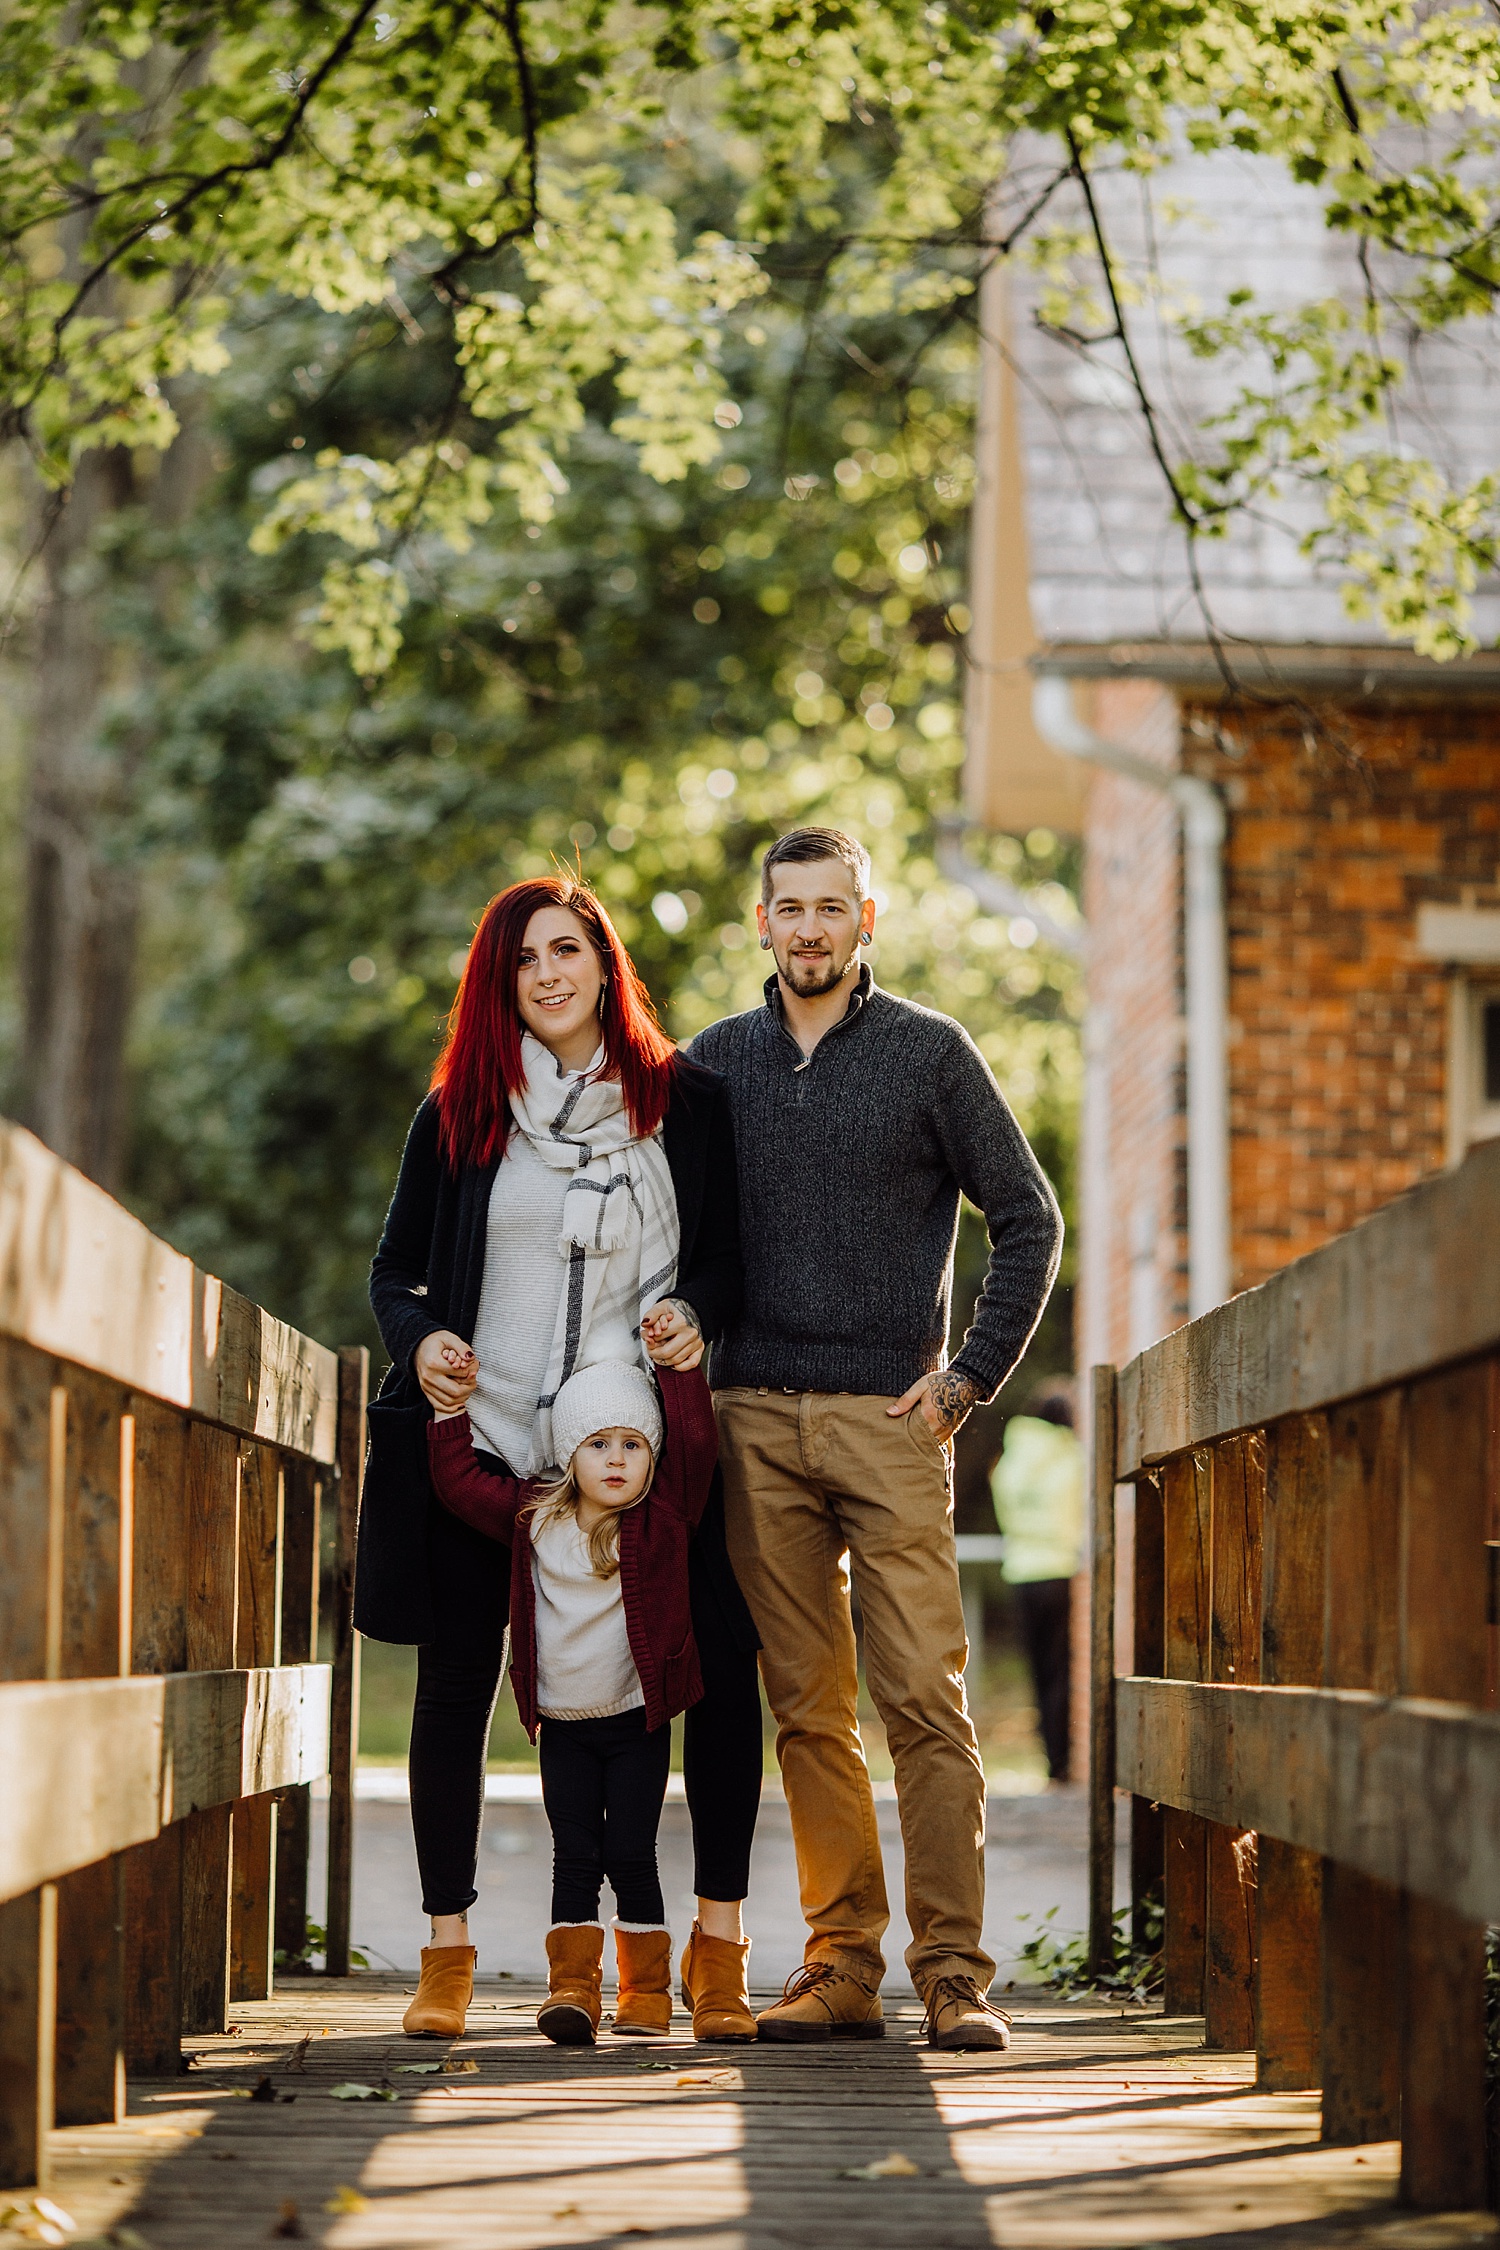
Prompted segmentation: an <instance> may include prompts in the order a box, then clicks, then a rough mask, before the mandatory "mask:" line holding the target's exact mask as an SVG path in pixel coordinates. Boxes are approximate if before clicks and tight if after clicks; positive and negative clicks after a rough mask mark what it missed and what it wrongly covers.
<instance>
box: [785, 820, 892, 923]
mask: <svg viewBox="0 0 1500 2250" xmlns="http://www.w3.org/2000/svg"><path fill="white" fill-rule="evenodd" d="M819 859H836V860H839V861H840V862H841V863H842V864H843V865H844V866H845V867H847V868H848V870H849V873H850V875H851V876H852V877H853V879H854V903H855V905H856V906H863V905H864V902H865V900H866V899H867V898H868V897H869V895H870V855H869V853H868V852H867V851H866V850H865V847H864V845H863V844H858V843H856V842H855V840H854V838H853V837H852V836H846V835H845V834H844V831H843V829H842V828H792V829H789V830H788V831H787V833H786V835H785V836H778V837H777V839H776V841H775V843H774V844H773V845H772V846H771V849H770V850H769V851H768V852H767V853H766V856H765V858H764V859H763V860H762V861H761V863H760V903H761V905H762V906H769V905H770V903H771V875H772V871H773V870H774V869H775V868H778V867H789V866H790V867H805V866H810V865H811V864H812V863H813V861H815V860H819Z"/></svg>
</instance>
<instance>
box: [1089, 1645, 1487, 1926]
mask: <svg viewBox="0 0 1500 2250" xmlns="http://www.w3.org/2000/svg"><path fill="white" fill-rule="evenodd" d="M1115 1712H1116V1729H1117V1762H1116V1767H1115V1774H1116V1779H1117V1781H1118V1783H1119V1786H1120V1787H1121V1788H1122V1789H1130V1790H1134V1791H1135V1792H1136V1793H1137V1794H1138V1795H1140V1796H1147V1797H1152V1798H1155V1799H1157V1800H1159V1801H1160V1802H1161V1803H1163V1804H1168V1805H1176V1806H1180V1807H1181V1808H1182V1809H1183V1810H1184V1811H1186V1812H1192V1813H1197V1814H1198V1815H1199V1816H1200V1817H1202V1818H1204V1819H1207V1820H1216V1821H1222V1822H1223V1823H1225V1825H1227V1826H1231V1827H1240V1828H1255V1829H1262V1830H1264V1831H1265V1832H1266V1833H1267V1834H1268V1835H1271V1836H1279V1837H1280V1838H1281V1839H1282V1841H1283V1842H1284V1843H1288V1844H1297V1845H1300V1847H1301V1848H1302V1849H1303V1850H1304V1851H1312V1852H1318V1853H1321V1854H1322V1855H1323V1856H1324V1857H1326V1858H1329V1859H1337V1860H1341V1861H1343V1862H1344V1863H1345V1864H1346V1865H1348V1866H1350V1867H1355V1868H1358V1869H1360V1870H1361V1871H1362V1872H1363V1873H1364V1874H1367V1875H1375V1876H1378V1877H1379V1878H1380V1879H1381V1880H1382V1881H1384V1882H1387V1883H1394V1884H1396V1885H1398V1886H1399V1887H1400V1888H1402V1889H1404V1890H1409V1891H1416V1892H1418V1893H1419V1894H1420V1895H1421V1896H1423V1897H1425V1898H1431V1899H1435V1900H1436V1901H1437V1902H1438V1903H1439V1904H1440V1905H1445V1906H1450V1907H1452V1908H1453V1910H1454V1911H1455V1912H1456V1913H1459V1914H1463V1915H1467V1916H1468V1917H1469V1918H1470V1919H1471V1920H1473V1921H1476V1922H1482V1921H1500V1713H1496V1712H1493V1711H1475V1710H1466V1709H1465V1708H1464V1707H1463V1706H1462V1705H1458V1704H1452V1703H1437V1702H1424V1701H1418V1700H1416V1699H1415V1698H1409V1697H1408V1698H1397V1697H1387V1696H1380V1695H1372V1694H1369V1693H1367V1692H1362V1691H1361V1690H1358V1689H1354V1688H1295V1687H1238V1686H1236V1687H1227V1686H1215V1685H1212V1684H1210V1683H1208V1682H1197V1681H1187V1680H1147V1679H1128V1680H1126V1679H1122V1680H1118V1681H1116V1683H1115ZM1414 1804H1420V1805H1422V1806H1423V1807H1424V1808H1425V1811H1424V1817H1423V1818H1422V1819H1420V1820H1412V1819H1411V1818H1409V1808H1410V1807H1411V1806H1412V1805H1414Z"/></svg>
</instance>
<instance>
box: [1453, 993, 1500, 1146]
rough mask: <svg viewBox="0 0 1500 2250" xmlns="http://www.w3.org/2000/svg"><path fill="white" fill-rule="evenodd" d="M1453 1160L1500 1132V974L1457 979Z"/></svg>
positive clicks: (1454, 1001)
mask: <svg viewBox="0 0 1500 2250" xmlns="http://www.w3.org/2000/svg"><path fill="white" fill-rule="evenodd" d="M1448 1050H1449V1051H1448V1088H1449V1092H1448V1161H1449V1163H1450V1164H1461V1163H1462V1162H1463V1160H1464V1157H1465V1156H1466V1155H1467V1154H1468V1152H1469V1150H1470V1149H1471V1148H1472V1147H1473V1146H1474V1143H1475V1142H1476V1141H1488V1140H1493V1139H1494V1138H1495V1137H1496V1135H1497V1134H1500V976H1475V975H1474V974H1473V973H1472V972H1470V973H1469V974H1468V975H1460V976H1458V977H1456V978H1455V979H1454V983H1453V1005H1452V1013H1451V1017H1450V1021H1449V1041H1448Z"/></svg>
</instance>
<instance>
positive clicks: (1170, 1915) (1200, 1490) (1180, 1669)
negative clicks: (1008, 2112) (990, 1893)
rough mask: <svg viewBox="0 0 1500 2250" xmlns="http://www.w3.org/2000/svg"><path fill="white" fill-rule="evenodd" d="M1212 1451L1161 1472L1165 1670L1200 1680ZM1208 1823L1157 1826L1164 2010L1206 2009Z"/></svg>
mask: <svg viewBox="0 0 1500 2250" xmlns="http://www.w3.org/2000/svg"><path fill="white" fill-rule="evenodd" d="M1210 1526H1211V1504H1210V1485H1209V1457H1208V1455H1207V1453H1205V1452H1202V1451H1195V1452H1191V1453H1179V1454H1177V1455H1175V1456H1174V1458H1173V1459H1172V1460H1170V1461H1169V1462H1168V1463H1167V1466H1166V1469H1165V1472H1164V1474H1163V1477H1162V1540H1163V1551H1164V1557H1165V1560H1164V1565H1163V1569H1164V1576H1165V1582H1166V1620H1165V1625H1164V1629H1163V1637H1162V1672H1163V1674H1164V1676H1165V1677H1166V1678H1167V1679H1169V1680H1201V1679H1203V1678H1204V1677H1205V1673H1206V1669H1207V1660H1208V1556H1209V1539H1210ZM1207 1834H1208V1823H1207V1822H1206V1821H1205V1820H1202V1819H1200V1818H1199V1816H1198V1814H1197V1813H1190V1812H1184V1811H1182V1810H1181V1809H1180V1808H1179V1807H1178V1806H1176V1805H1168V1806H1166V1807H1165V1808H1164V1819H1163V1827H1162V1837H1163V1844H1162V1858H1163V1872H1162V1899H1163V1907H1164V1922H1163V1928H1162V2006H1163V2007H1164V2008H1165V2010H1166V2012H1167V2014H1168V2015H1169V2016H1196V2015H1201V2014H1202V2012H1203V1949H1204V1941H1205V1935H1206V1924H1207V1913H1208V1858H1207V1852H1208V1846H1207Z"/></svg>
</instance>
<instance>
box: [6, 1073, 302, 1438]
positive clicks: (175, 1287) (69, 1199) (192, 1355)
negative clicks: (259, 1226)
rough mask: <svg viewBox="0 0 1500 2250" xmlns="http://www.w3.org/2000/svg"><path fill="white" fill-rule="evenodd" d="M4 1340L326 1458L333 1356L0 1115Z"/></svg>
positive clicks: (248, 1433)
mask: <svg viewBox="0 0 1500 2250" xmlns="http://www.w3.org/2000/svg"><path fill="white" fill-rule="evenodd" d="M0 1334H3V1335H6V1336H13V1337H16V1338H18V1339H19V1340H20V1341H21V1342H23V1343H27V1344H31V1345H34V1346H35V1347H36V1348H37V1349H38V1350H40V1351H43V1352H49V1353H55V1354H56V1356H57V1358H59V1359H60V1360H65V1361H67V1362H69V1363H70V1364H71V1365H73V1366H75V1367H86V1368H90V1369H92V1370H93V1371H94V1372H95V1373H97V1374H100V1375H108V1376H112V1377H113V1378H114V1379H115V1380H116V1381H118V1382H120V1383H124V1384H128V1385H129V1386H130V1388H131V1389H132V1390H136V1391H140V1392H142V1393H143V1394H144V1395H145V1396H147V1397H149V1398H156V1399H165V1400H167V1401H168V1402H169V1403H170V1404H171V1405H174V1406H183V1407H191V1408H192V1410H193V1412H194V1413H195V1414H199V1415H202V1416H203V1417H204V1419H205V1420H207V1421H213V1422H221V1423H223V1424H224V1425H225V1426H226V1427H227V1428H229V1429H233V1430H238V1431H240V1432H241V1433H242V1434H243V1435H244V1436H246V1437H258V1438H264V1439H267V1440H269V1442H270V1443H272V1444H274V1445H279V1446H283V1447H285V1448H286V1449H287V1450H288V1451H291V1452H296V1453H304V1454H308V1455H310V1456H311V1457H312V1458H313V1459H314V1460H317V1461H331V1460H332V1459H333V1453H334V1441H335V1425H336V1421H337V1415H338V1362H337V1359H336V1356H335V1354H334V1353H332V1352H331V1351H329V1350H327V1349H326V1347H325V1346H324V1345H322V1344H316V1343H314V1342H313V1341H312V1340H311V1338H310V1337H307V1336H303V1335H299V1333H298V1332H297V1330H296V1329H295V1328H289V1327H288V1326H287V1324H286V1322H285V1321H281V1320H273V1319H272V1317H271V1315H270V1314H269V1313H268V1312H264V1311H262V1309H261V1307H260V1306H259V1305H254V1304H251V1303H250V1302H249V1300H248V1299H247V1298H244V1297H241V1296H239V1295H237V1293H236V1292H235V1291H234V1290H232V1289H229V1288H226V1287H225V1285H224V1284H223V1283H222V1282H219V1281H216V1280H215V1279H214V1278H213V1277H212V1275H210V1274H203V1273H199V1272H198V1271H196V1269H195V1268H194V1266H193V1264H192V1261H191V1260H190V1259H188V1258H185V1257H183V1256H182V1254H181V1253H180V1252H179V1251H176V1250H173V1249H172V1248H171V1247H170V1245H169V1244H167V1243H165V1242H161V1241H159V1240H158V1239H157V1237H156V1236H155V1235H154V1234H152V1233H151V1232H150V1230H149V1228H147V1227H144V1226H142V1224H141V1222H140V1220H139V1219H137V1218H133V1217H132V1216H131V1214H130V1212H128V1211H127V1210H126V1209H125V1208H124V1206H123V1205H122V1204H119V1203H117V1202H116V1201H115V1199H114V1197H113V1196H110V1195H106V1194H105V1192H104V1190H103V1189H102V1188H100V1187H96V1186H95V1185H94V1183H93V1181H92V1180H87V1179H85V1178H84V1176H83V1174H82V1173H81V1172H77V1171H75V1170H74V1169H73V1167H72V1166H71V1165H69V1164H65V1163H64V1162H63V1161H62V1159H61V1158H60V1157H57V1156H54V1155H53V1153H52V1151H51V1150H50V1149H48V1148H46V1147H45V1146H44V1145H43V1143H42V1142H41V1141H39V1140H38V1139H37V1138H36V1136H35V1134H33V1133H28V1132H26V1131H25V1130H24V1129H23V1128H22V1127H21V1126H19V1125H13V1124H11V1123H10V1122H9V1121H8V1120H7V1119H4V1118H0Z"/></svg>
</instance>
